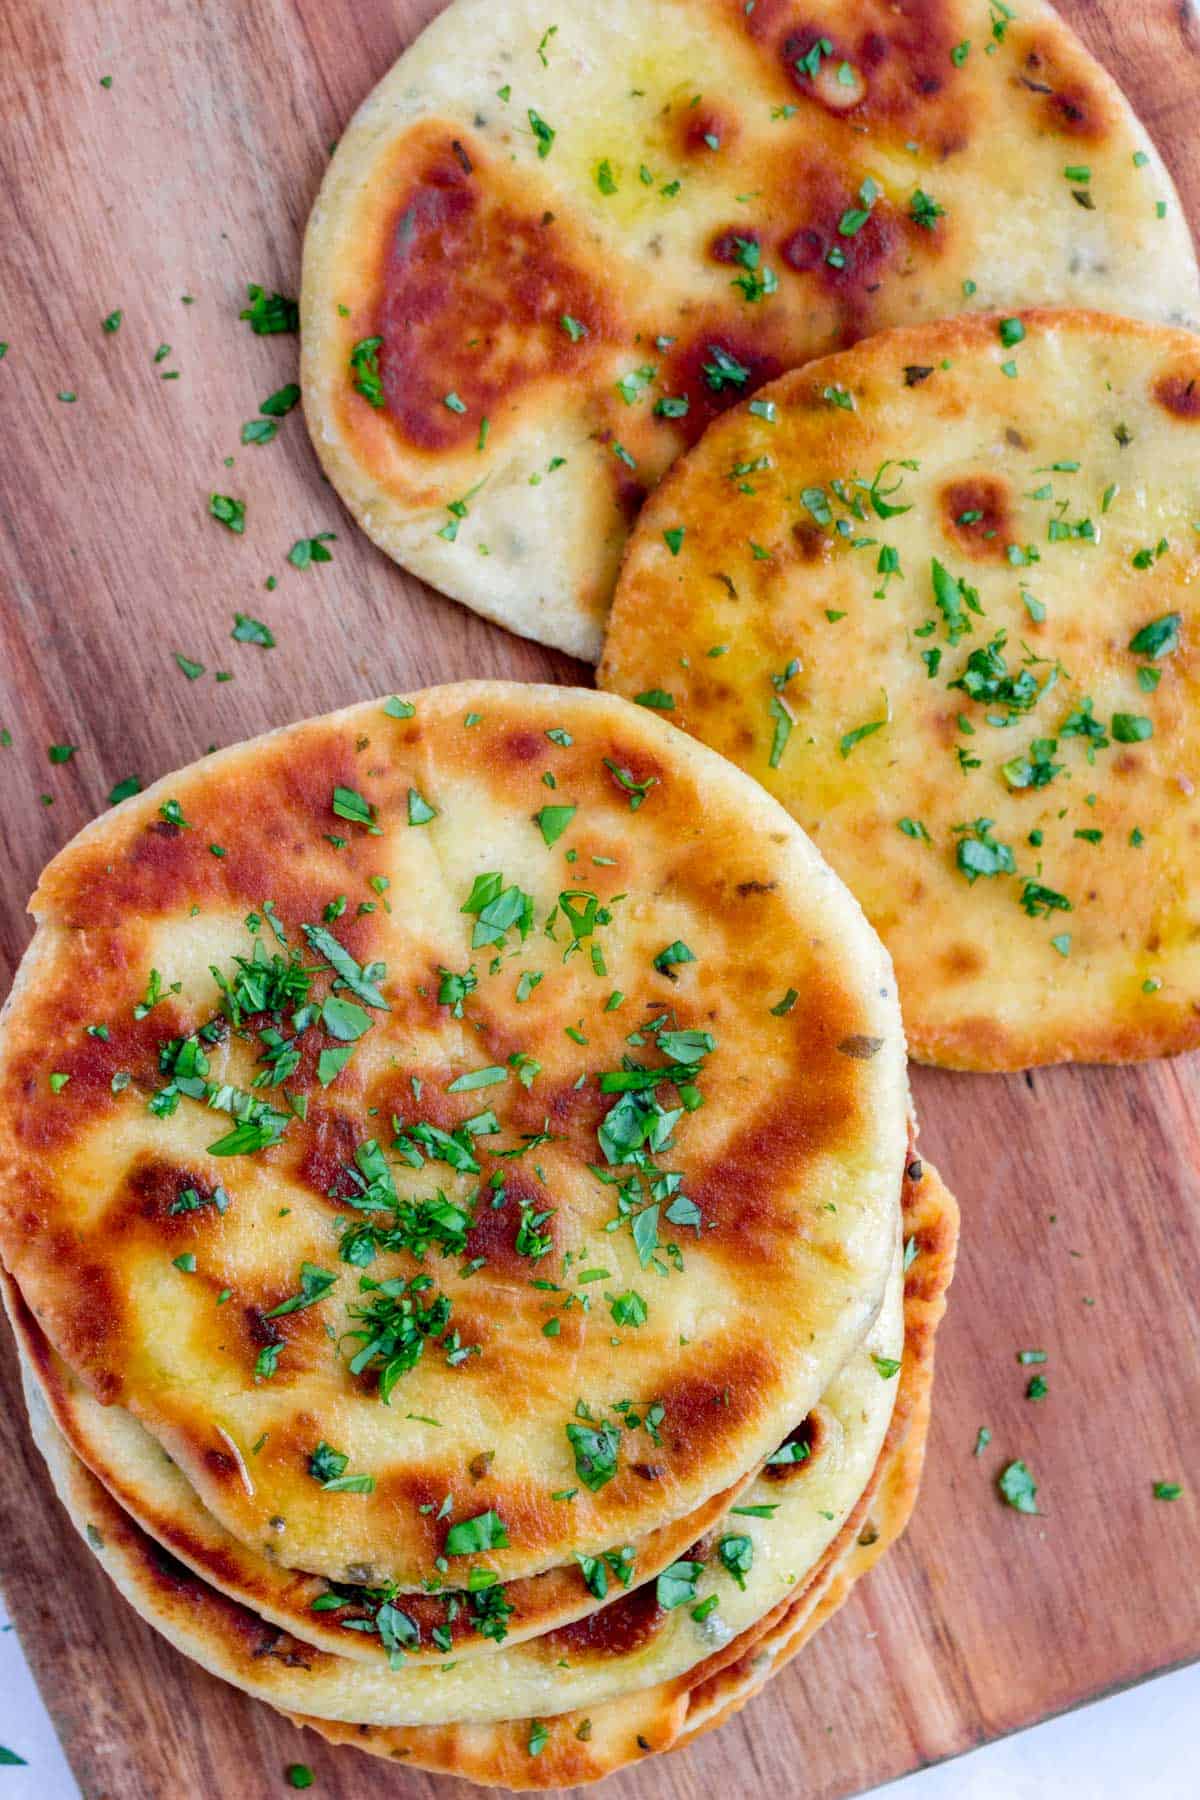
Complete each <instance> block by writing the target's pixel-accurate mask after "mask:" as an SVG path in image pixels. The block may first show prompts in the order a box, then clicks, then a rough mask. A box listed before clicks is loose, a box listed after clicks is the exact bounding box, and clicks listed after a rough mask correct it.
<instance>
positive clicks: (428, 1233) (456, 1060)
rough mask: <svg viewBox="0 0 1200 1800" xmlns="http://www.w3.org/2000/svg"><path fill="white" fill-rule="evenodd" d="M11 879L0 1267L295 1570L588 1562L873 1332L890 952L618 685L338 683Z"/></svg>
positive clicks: (0, 1105) (690, 1502)
mask: <svg viewBox="0 0 1200 1800" xmlns="http://www.w3.org/2000/svg"><path fill="white" fill-rule="evenodd" d="M547 778H549V779H547ZM552 784H553V785H552ZM33 904H34V911H35V913H36V915H37V917H38V921H39V929H38V933H37V936H36V938H35V940H34V944H33V946H32V948H31V950H30V952H29V954H28V956H27V958H26V960H25V962H24V964H23V965H22V970H21V972H20V974H19V976H18V980H17V983H16V987H15V989H14V994H13V997H12V999H11V1000H10V1003H9V1006H8V1009H7V1012H6V1015H5V1020H4V1025H3V1031H2V1034H0V1038H2V1041H0V1251H2V1252H3V1256H4V1260H5V1262H6V1264H7V1266H8V1267H9V1269H10V1271H11V1273H12V1274H13V1276H14V1277H15V1279H16V1281H17V1283H18V1285H19V1287H20V1288H21V1291H22V1293H23V1295H24V1297H25V1299H26V1301H27V1303H28V1304H29V1306H30V1308H31V1309H32V1310H33V1312H34V1314H35V1316H36V1318H37V1321H38V1324H39V1326H40V1327H41V1329H42V1330H43V1331H44V1332H45V1334H46V1337H47V1338H48V1339H49V1341H50V1343H51V1344H52V1345H53V1346H54V1348H55V1350H57V1351H58V1353H59V1354H60V1355H61V1356H62V1357H63V1358H64V1360H65V1361H66V1362H67V1364H68V1365H69V1366H70V1367H71V1368H72V1369H73V1370H74V1371H75V1372H76V1373H77V1374H78V1375H79V1376H80V1377H81V1378H82V1379H83V1380H84V1381H85V1382H86V1383H87V1384H88V1386H89V1387H90V1388H91V1390H92V1392H93V1393H94V1394H95V1395H96V1396H97V1397H98V1398H99V1399H100V1400H101V1401H104V1402H108V1403H114V1402H115V1403H118V1404H120V1405H122V1406H124V1407H126V1408H128V1410H129V1411H130V1412H132V1413H133V1414H134V1415H135V1416H136V1417H137V1419H138V1420H139V1421H140V1422H141V1424H143V1425H144V1426H145V1427H146V1428H147V1429H148V1430H149V1431H150V1432H151V1434H152V1435H153V1436H154V1437H155V1438H156V1439H157V1440H158V1442H159V1443H160V1444H161V1445H162V1446H163V1448H164V1449H165V1450H166V1451H167V1452H168V1453H169V1454H170V1455H171V1456H172V1457H173V1458H174V1460H175V1461H176V1463H177V1464H178V1466H179V1468H180V1469H181V1471H182V1472H183V1474H184V1475H185V1476H186V1478H187V1480H188V1481H189V1482H190V1483H191V1485H192V1487H193V1488H194V1489H195V1491H196V1493H197V1494H198V1495H199V1497H200V1499H201V1500H202V1501H203V1502H204V1504H205V1506H206V1507H207V1508H208V1509H209V1510H210V1511H211V1512H212V1513H213V1514H214V1515H215V1516H216V1518H217V1519H218V1520H219V1521H220V1523H221V1524H222V1525H223V1526H224V1527H225V1528H226V1530H228V1531H230V1532H231V1533H232V1534H233V1535H234V1536H235V1537H237V1538H238V1539H239V1540H240V1541H241V1542H242V1543H243V1544H246V1545H248V1546H250V1547H251V1548H252V1549H255V1550H256V1551H259V1552H262V1551H264V1550H265V1549H266V1547H267V1546H270V1548H271V1554H272V1557H273V1559H274V1560H275V1561H277V1562H278V1563H279V1564H280V1565H281V1566H283V1567H286V1568H290V1569H299V1570H304V1571H307V1572H311V1573H317V1574H323V1575H325V1576H327V1577H328V1578H329V1579H331V1580H333V1581H338V1582H351V1583H356V1584H358V1585H367V1586H369V1585H384V1584H385V1583H387V1582H388V1581H389V1580H394V1581H396V1582H397V1583H399V1584H400V1585H401V1586H402V1587H405V1588H409V1589H414V1588H418V1587H419V1586H420V1585H421V1584H422V1582H424V1581H428V1580H432V1581H434V1582H435V1583H440V1585H441V1589H442V1591H444V1592H445V1593H446V1595H447V1599H449V1597H450V1596H451V1595H458V1594H460V1593H461V1592H462V1591H463V1590H466V1591H468V1592H471V1591H474V1592H476V1593H479V1592H482V1587H481V1586H478V1585H477V1586H476V1588H475V1589H474V1590H472V1588H471V1583H472V1581H474V1582H475V1583H477V1584H480V1583H486V1582H487V1580H488V1579H489V1578H491V1577H495V1578H497V1579H499V1580H501V1581H507V1580H512V1579H517V1578H520V1577H523V1576H528V1575H533V1574H536V1573H539V1572H540V1571H542V1570H544V1569H548V1568H552V1567H554V1566H556V1565H562V1564H567V1563H570V1562H571V1561H572V1560H573V1557H574V1555H575V1554H576V1553H581V1554H585V1555H588V1556H593V1557H598V1556H602V1555H603V1554H604V1553H605V1552H609V1551H619V1550H620V1548H621V1547H622V1546H624V1545H626V1544H630V1543H635V1542H636V1540H637V1539H639V1538H642V1537H644V1536H646V1535H647V1534H649V1533H650V1532H653V1531H657V1530H658V1529H660V1528H661V1527H663V1526H667V1525H669V1524H671V1523H672V1522H673V1521H676V1520H678V1519H680V1518H682V1517H683V1516H685V1515H686V1514H688V1513H690V1512H692V1511H694V1510H695V1509H696V1507H698V1506H700V1505H702V1504H703V1503H704V1502H705V1501H706V1500H708V1499H709V1498H710V1497H711V1496H712V1495H713V1494H715V1493H717V1492H719V1491H721V1490H723V1489H725V1488H727V1487H729V1486H730V1485H732V1484H733V1483H734V1482H736V1481H738V1480H739V1479H740V1478H741V1477H742V1476H743V1475H744V1474H745V1472H746V1471H747V1470H748V1469H750V1468H752V1467H754V1466H755V1465H756V1464H757V1463H759V1462H760V1461H761V1460H762V1459H763V1457H765V1456H766V1455H768V1454H769V1453H770V1452H771V1450H772V1449H773V1448H774V1447H775V1446H776V1445H777V1444H778V1443H779V1442H780V1440H781V1438H782V1437H784V1436H785V1435H786V1433H787V1432H788V1431H789V1430H790V1429H791V1428H792V1427H793V1426H794V1424H795V1423H796V1421H797V1420H798V1419H802V1418H804V1417H805V1416H806V1415H807V1413H808V1412H809V1411H810V1410H811V1409H812V1407H813V1406H814V1405H815V1404H816V1402H817V1401H818V1400H819V1399H820V1397H821V1395H822V1394H823V1393H824V1392H825V1390H826V1389H827V1387H828V1386H829V1383H830V1381H831V1380H832V1378H833V1377H834V1375H835V1374H836V1373H837V1371H838V1370H839V1368H841V1367H842V1365H843V1364H844V1363H845V1361H846V1358H847V1356H848V1355H849V1354H850V1352H851V1351H852V1350H853V1349H854V1347H855V1346H856V1345H857V1344H859V1343H860V1342H861V1341H862V1338H863V1335H864V1333H865V1332H866V1331H867V1330H868V1329H869V1328H870V1325H871V1322H872V1320H873V1318H874V1317H875V1316H876V1314H877V1311H878V1308H879V1306H880V1304H881V1301H882V1297H883V1293H884V1288H885V1284H886V1281H887V1278H888V1271H889V1267H890V1264H891V1261H892V1256H893V1250H894V1243H895V1234H896V1230H897V1220H898V1195H899V1188H900V1175H901V1170H902V1167H903V1159H904V1154H905V1141H906V1135H907V1120H906V1110H907V1095H906V1084H905V1064H904V1043H903V1034H902V1029H901V1025H900V1019H899V1012H898V1008H897V1005H896V1000H895V994H894V987H893V983H892V979H891V975H890V970H889V967H888V964H887V960H886V957H885V955H884V953H883V951H882V949H881V947H880V946H879V944H878V940H877V939H875V938H874V936H873V934H872V933H871V932H870V930H869V928H868V927H867V925H866V923H865V921H864V920H863V918H862V916H861V914H860V912H859V911H858V908H857V907H856V906H855V905H854V903H853V902H852V901H851V900H850V898H849V896H848V895H847V893H846V891H845V890H844V889H843V888H842V887H841V885H840V883H839V882H838V881H837V879H836V877H834V876H833V875H832V874H831V872H830V871H829V870H828V869H827V868H826V867H825V865H824V864H822V863H821V862H820V860H819V859H818V858H817V856H816V855H815V853H814V852H813V851H812V849H811V847H810V846H809V844H808V843H807V841H806V840H805V839H804V837H803V835H802V834H801V833H800V832H798V831H797V830H796V829H795V827H794V826H793V825H792V824H791V822H790V821H789V820H788V819H787V817H786V815H785V814H784V813H783V812H782V811H781V810H780V809H779V808H778V807H777V806H776V805H775V804H774V802H772V801H770V800H769V799H768V798H767V797H766V796H765V795H763V794H762V792H761V791H760V790H759V789H758V788H756V787H755V785H754V784H753V783H752V782H750V781H749V780H748V779H747V778H746V777H744V776H743V775H741V774H740V773H739V772H738V771H736V770H734V769H733V768H732V767H730V766H729V765H727V764H724V763H722V762H721V761H720V760H719V759H718V758H715V757H713V756H712V755H711V754H710V753H708V752H707V751H705V750H703V748H701V747H699V746H695V745H693V744H691V743H690V742H689V741H688V740H687V739H686V738H685V737H684V736H683V735H682V734H681V733H678V732H675V731H672V730H670V728H669V727H667V726H666V725H664V724H663V723H662V722H661V721H660V720H658V719H656V718H655V717H654V716H653V715H651V714H648V713H646V712H645V711H644V710H643V709H641V708H635V707H631V706H628V705H627V704H626V703H624V702H622V701H617V700H615V699H613V698H611V697H609V696H603V695H595V694H591V693H584V692H578V691H572V690H564V689H551V688H537V687H519V686H514V685H508V684H504V683H470V684H464V685H463V686H461V687H451V688H442V689H435V690H430V691H428V692H426V693H424V694H418V695H415V696H414V697H413V698H412V699H411V700H410V701H399V700H396V701H388V702H370V703H368V704H366V705H363V706H359V707H353V708H350V709H348V710H347V711H345V712H343V713H339V714H334V715H331V716H330V717H328V718H325V719H318V720H315V721H311V722H310V723H308V724H305V725H298V726H295V727H291V728H289V729H287V730H285V731H282V732H278V733H275V734H274V735H273V736H271V737H269V738H264V739H260V740H258V741H256V742H254V743H251V744H248V745H242V746H239V747H237V748H235V749H233V750H229V751H224V752H222V753H220V754H217V755H214V756H211V757H209V758H207V759H206V760H205V761H204V762H203V763H200V764H197V765H196V766H195V767H193V768H191V769H188V770H185V771H182V772H180V773H179V774H178V775H176V776H172V777H169V778H168V779H167V781H165V782H164V783H160V784H159V785H158V786H157V787H156V788H154V789H152V790H150V791H148V792H147V793H146V794H144V795H140V796H138V797H137V798H136V799H133V800H130V801H127V802H125V803H124V804H123V805H122V806H121V807H120V808H118V809H117V810H116V811H114V812H112V813H110V814H108V815H106V816H105V817H104V818H103V819H101V820H99V821H98V822H97V823H95V824H94V825H92V826H91V827H89V828H88V829H87V830H86V831H85V832H84V833H82V834H81V835H80V836H79V837H78V838H77V839H76V840H75V841H74V843H73V844H72V845H70V846H68V848H67V849H66V850H64V851H63V852H62V853H61V854H60V855H59V857H57V858H56V860H55V861H54V863H52V864H51V866H50V868H49V869H48V870H47V872H46V874H45V876H44V878H43V881H42V883H41V886H40V887H39V890H38V893H37V895H36V896H35V900H34V903H33ZM785 987H786V989H787V990H788V992H784V989H785ZM789 993H790V995H791V998H790V999H789V998H788V994H789ZM258 1083H265V1085H257V1084H258ZM477 1604H478V1605H479V1607H480V1608H481V1610H482V1609H484V1608H485V1607H486V1601H484V1602H478V1603H477Z"/></svg>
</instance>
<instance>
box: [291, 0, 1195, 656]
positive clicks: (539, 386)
mask: <svg viewBox="0 0 1200 1800" xmlns="http://www.w3.org/2000/svg"><path fill="white" fill-rule="evenodd" d="M1010 13H1016V14H1019V17H1010ZM992 20H993V26H992V30H991V32H990V33H989V18H988V13H987V10H986V8H985V6H984V3H983V0H903V3H902V4H901V3H894V0H824V3H823V4H822V5H821V6H820V7H819V8H816V9H813V8H810V7H806V6H804V5H802V4H801V3H800V0H756V3H755V4H754V5H752V6H747V5H744V4H741V3H740V0H658V3H657V4H655V5H647V4H646V3H645V0H577V4H575V5H574V6H572V7H571V8H570V9H569V10H568V11H567V13H566V15H565V16H564V17H563V18H562V19H561V20H560V21H559V23H558V24H557V26H556V27H555V28H554V29H552V30H548V29H547V15H546V12H545V8H544V7H543V6H541V5H540V4H534V3H533V0H507V3H506V4H504V5H503V6H498V5H496V4H495V3H494V0H455V4H453V5H451V6H449V7H447V9H446V11H445V12H443V13H442V14H441V15H440V16H439V17H438V18H437V19H436V20H435V21H434V23H433V24H432V25H430V26H429V28H428V29H427V30H426V31H425V32H424V33H423V34H422V35H421V36H420V37H419V38H418V39H417V41H416V42H415V43H414V44H413V45H412V46H411V47H410V48H409V49H408V50H407V51H406V52H405V54H404V55H403V56H402V57H401V59H400V61H399V62H398V63H397V64H396V66H395V67H394V68H393V69H392V70H391V72H390V73H389V74H388V75H386V76H385V77H384V79H383V81H382V82H381V83H380V84H379V86H378V87H377V88H376V89H375V91H374V93H373V94H371V95H370V97H369V98H368V99H367V100H366V102H365V103H364V105H363V106H362V108H361V109H360V111H359V112H358V114H357V115H356V117H355V118H354V120H353V121H352V123H351V124H350V125H349V127H348V128H347V130H346V131H345V132H344V134H343V135H342V138H341V141H340V143H339V145H338V148H337V151H336V154H335V155H334V157H333V160H332V162H331V164H330V166H329V170H328V172H327V175H326V178H325V181H324V184H323V186H322V188H321V192H320V194H319V196H318V199H317V202H316V205H315V207H314V209H313V214H312V219H311V221H310V224H309V229H308V236H307V239H306V243H305V253H304V278H303V293H302V298H301V314H302V334H303V356H302V382H303V388H304V405H305V413H306V417H307V420H308V424H309V429H310V432H311V434H312V439H313V442H314V444H315V446H316V449H317V453H318V455H319V456H320V458H321V461H322V464H323V466H324V468H325V471H326V473H327V474H328V476H329V478H330V480H331V481H332V483H333V485H334V487H335V488H336V489H337V491H338V492H339V493H340V494H341V496H342V498H343V499H344V500H345V502H346V504H347V505H348V506H349V508H350V510H351V512H352V513H353V514H354V516H355V517H356V518H357V519H358V520H359V522H360V523H361V524H362V525H363V527H364V529H365V530H366V531H367V532H368V534H369V535H370V536H371V537H372V538H373V539H374V541H375V542H376V543H377V544H379V545H380V547H381V548H382V549H383V550H385V551H386V552H387V554H388V555H389V556H391V557H393V558H394V559H395V560H396V561H398V562H400V563H403V564H404V565H405V566H406V567H407V568H409V569H412V570H413V571H414V572H415V573H417V574H418V575H422V576H424V577H425V578H426V579H427V580H428V581H431V582H432V583H433V584H434V585H435V586H436V587H438V588H440V589H442V591H443V592H444V593H447V594H450V595H452V596H454V597H455V598H456V599H459V600H463V601H465V602H466V603H467V604H468V605H469V606H472V607H474V608H475V610H476V611H478V612H481V613H482V614H483V615H484V616H485V617H486V618H490V619H494V620H496V621H497V622H499V623H500V624H503V625H507V626H508V627H509V628H510V629H512V630H515V631H519V632H523V633H524V634H526V635H527V636H530V637H535V638H539V639H541V640H543V641H544V642H546V643H550V644H557V645H558V646H560V647H561V648H562V649H565V650H569V651H571V652H572V653H573V654H575V655H578V656H583V657H587V658H589V659H592V660H594V659H595V658H596V656H597V655H598V653H599V649H600V642H601V631H602V627H603V622H604V616H605V612H606V609H607V606H608V602H609V597H610V594H611V592H612V587H613V583H614V580H615V577H616V573H617V567H618V563H619V559H620V556H621V551H622V547H623V545H624V542H625V539H626V536H627V534H628V531H629V528H630V525H631V523H632V521H633V519H634V518H635V516H636V514H637V511H638V508H639V506H640V505H641V503H642V501H643V499H644V497H645V495H646V494H647V493H648V492H649V491H650V490H651V489H652V488H653V487H654V485H655V483H656V482H657V481H658V480H659V478H660V477H661V476H662V474H663V473H664V471H665V470H666V469H667V468H668V467H669V466H670V464H671V463H672V462H673V461H674V459H675V458H676V457H677V456H678V454H679V452H680V451H681V450H682V449H684V448H686V447H687V446H688V445H689V444H691V443H693V442H694V441H695V440H696V438H697V437H698V436H699V435H700V432H701V431H702V430H703V429H704V427H705V425H706V424H707V423H708V421H709V420H710V419H711V418H712V417H713V416H714V415H715V414H716V413H719V412H720V411H722V410H723V409H724V408H725V407H727V406H729V405H730V404H732V403H734V402H736V401H738V400H741V399H744V398H745V397H746V396H747V395H748V394H749V393H750V392H752V391H753V390H754V389H755V388H757V387H759V386H761V385H762V383H763V382H764V381H768V380H771V379H773V378H774V377H775V376H777V375H779V374H781V373H782V372H783V371H784V370H785V369H789V368H792V367H794V366H795V365H797V364H799V363H803V362H806V361H807V360H808V359H809V358H810V357H814V356H820V355H824V354H825V353H827V352H828V351H831V350H835V349H839V348H842V347H843V346H844V345H846V344H848V343H851V342H853V341H854V340H856V339H858V338H861V337H864V336H866V335H868V334H869V333H871V332H873V331H877V330H880V329H882V328H883V327H886V326H890V325H898V324H906V323H910V322H914V321H918V320H923V319H924V320H927V319H936V318H940V317H943V316H945V315H946V314H949V313H953V312H955V311H957V310H958V309H959V308H960V307H961V306H963V305H964V304H966V305H970V306H979V307H981V308H991V307H1002V308H1004V309H1006V310H1008V309H1011V308H1013V307H1015V306H1018V305H1036V304H1058V303H1063V304H1072V305H1092V306H1104V307H1108V308H1111V309H1112V310H1113V311H1124V312H1129V313H1133V314H1135V315H1138V316H1145V317H1148V318H1152V319H1167V320H1172V319H1173V320H1183V321H1187V320H1191V319H1193V318H1195V316H1196V315H1197V312H1198V311H1200V307H1198V302H1197V275H1196V265H1195V257H1194V252H1193V249H1192V243H1191V239H1190V236H1189V233H1188V228H1187V224H1186V221H1185V219H1184V216H1183V213H1182V210H1181V208H1180V206H1179V203H1178V201H1177V199H1176V196H1175V194H1174V191H1173V189H1172V187H1171V183H1170V180H1169V178H1168V176H1167V174H1166V171H1165V169H1164V168H1163V165H1162V163H1161V162H1160V160H1159V158H1158V156H1157V155H1156V153H1155V151H1154V149H1153V146H1152V145H1151V144H1150V142H1149V140H1148V139H1147V137H1146V135H1145V133H1144V132H1143V130H1142V129H1141V127H1140V125H1139V124H1138V121H1137V120H1136V119H1135V118H1134V117H1133V115H1132V113H1131V111H1130V109H1129V106H1128V103H1127V102H1126V101H1125V100H1124V99H1123V97H1122V96H1121V94H1120V93H1119V92H1118V90H1117V88H1116V87H1115V85H1114V84H1113V82H1112V81H1111V80H1110V78H1109V77H1108V76H1107V75H1106V74H1105V73H1104V71H1103V70H1102V69H1101V68H1099V67H1098V66H1097V64H1096V63H1095V62H1094V61H1093V59H1092V58H1091V57H1090V56H1089V54H1088V53H1087V52H1086V51H1085V50H1084V48H1083V47H1082V45H1081V44H1080V43H1079V41H1078V39H1077V38H1076V37H1075V36H1074V34H1073V33H1072V32H1071V31H1070V30H1069V29H1068V28H1067V26H1066V25H1064V24H1063V22H1062V21H1061V20H1060V19H1059V18H1058V17H1057V16H1056V15H1055V14H1054V12H1053V11H1052V10H1051V9H1050V7H1049V6H1047V5H1044V4H1042V3H1041V0H1022V4H1021V5H1020V6H1018V7H1015V8H1011V9H1006V8H1004V7H1000V6H996V7H993V8H992ZM964 46H965V48H963V47H964ZM864 195H865V198H864ZM1160 203H1161V205H1162V207H1163V208H1164V211H1163V215H1162V216H1161V217H1160V216H1159V213H1158V207H1159V205H1160ZM747 265H750V266H747ZM768 290H769V291H768ZM363 345H365V346H367V348H366V349H365V350H359V351H358V357H357V366H356V367H354V368H352V367H351V358H352V357H353V356H354V355H355V352H356V349H357V348H358V347H359V346H363ZM706 370H707V371H708V372H706ZM684 402H686V403H687V410H686V412H683V410H682V409H683V403H684ZM660 403H666V405H665V411H664V410H660ZM485 421H486V424H485Z"/></svg>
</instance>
